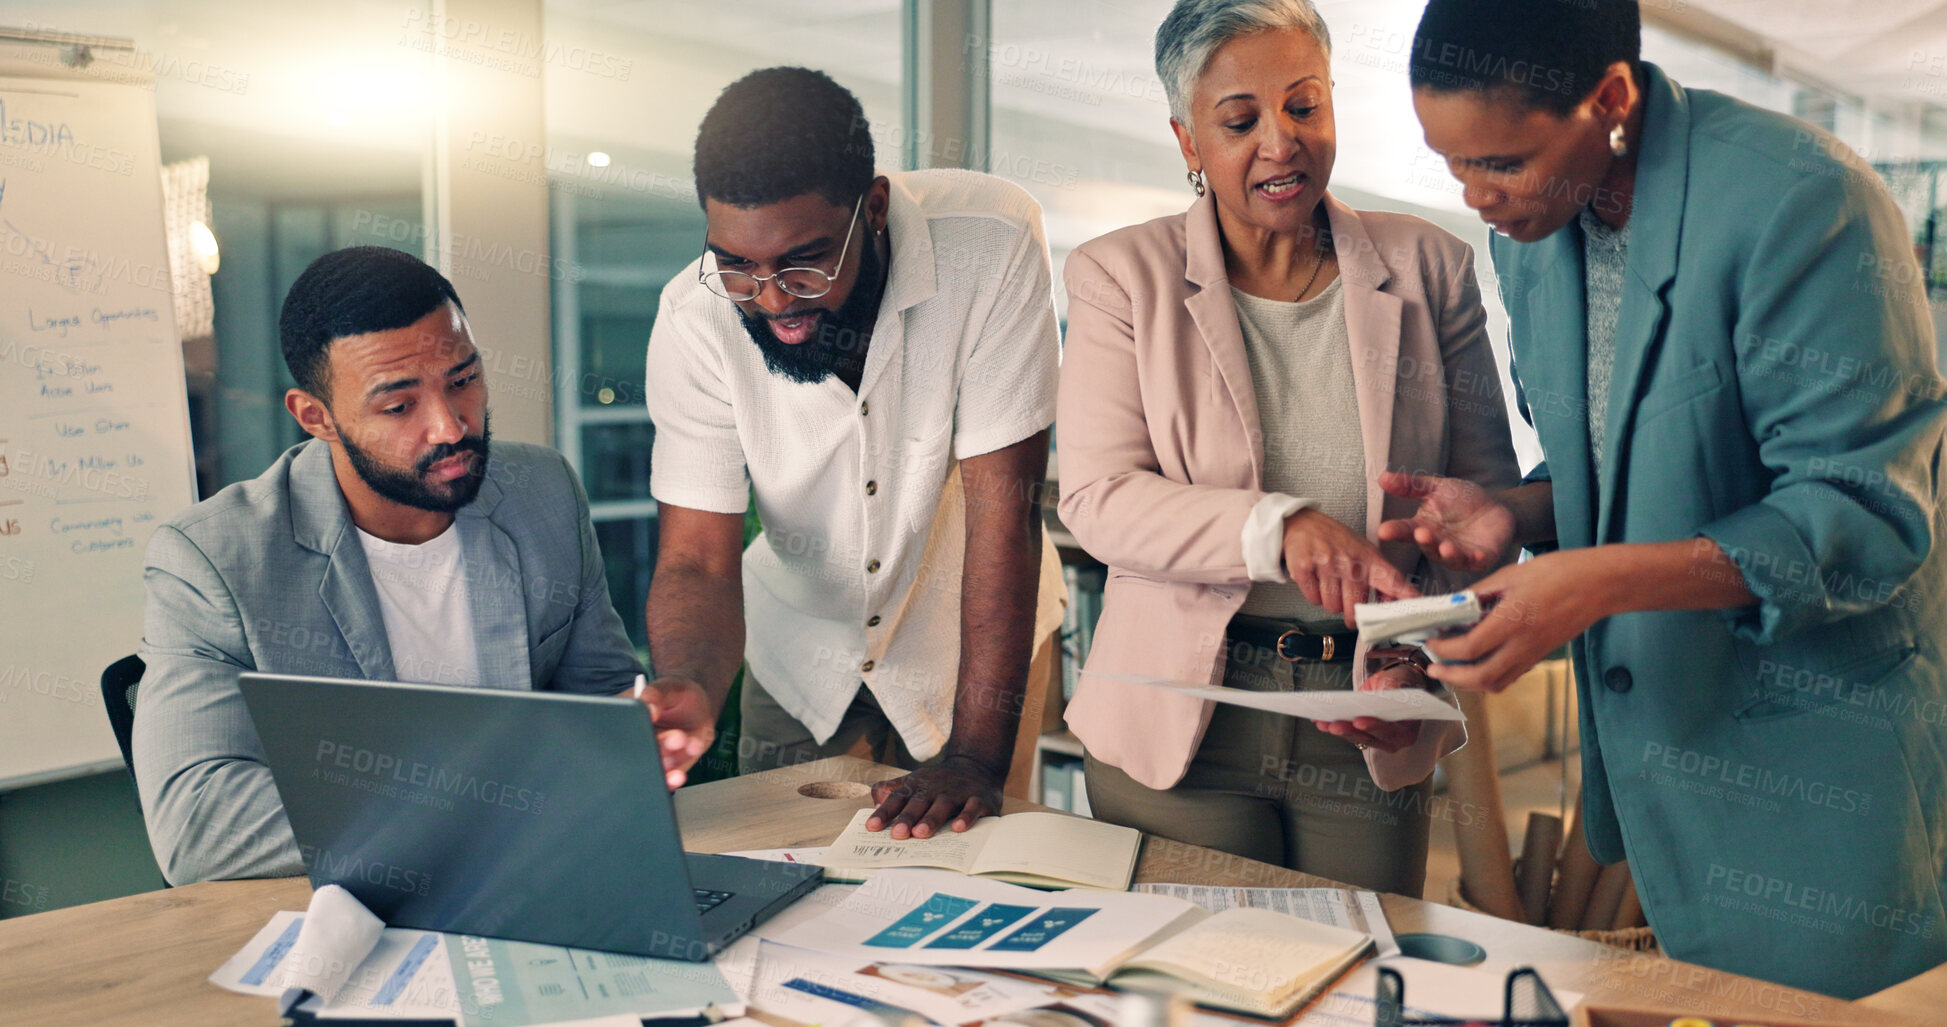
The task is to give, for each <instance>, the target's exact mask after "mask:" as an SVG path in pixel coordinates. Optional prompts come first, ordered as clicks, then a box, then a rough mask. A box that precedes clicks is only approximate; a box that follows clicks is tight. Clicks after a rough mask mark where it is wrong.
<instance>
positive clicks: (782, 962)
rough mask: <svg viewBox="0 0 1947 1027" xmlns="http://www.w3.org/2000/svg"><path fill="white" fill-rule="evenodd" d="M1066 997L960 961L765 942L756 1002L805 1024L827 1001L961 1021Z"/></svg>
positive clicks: (822, 1012) (1045, 985)
mask: <svg viewBox="0 0 1947 1027" xmlns="http://www.w3.org/2000/svg"><path fill="white" fill-rule="evenodd" d="M1062 995H1063V990H1062V989H1061V988H1059V987H1058V986H1056V985H1055V984H1053V983H1050V982H1045V981H1041V982H1037V981H1027V980H1022V979H1021V978H1018V977H1005V976H1001V975H997V974H990V973H982V972H981V971H978V970H968V969H965V968H962V967H934V966H911V965H906V964H899V963H860V962H859V961H858V960H856V959H846V958H845V957H843V956H835V955H832V954H830V953H825V952H812V951H810V950H807V949H799V948H792V947H790V946H786V945H779V944H777V943H775V942H764V943H763V948H762V950H761V953H760V955H759V956H758V967H757V977H756V982H755V987H754V989H753V991H752V993H751V1004H752V1006H753V1007H755V1008H758V1009H761V1010H763V1011H764V1012H766V1013H770V1014H773V1015H777V1016H784V1017H788V1018H790V1019H793V1020H798V1021H800V1022H806V1023H813V1022H818V1021H819V1020H820V1019H821V1018H824V1017H828V1016H830V1015H831V1013H832V1010H831V1008H830V1007H829V1006H828V1005H826V1003H831V1002H836V1003H838V1004H841V1005H845V1006H849V1007H851V1008H852V1010H854V1011H856V1010H865V1011H868V1012H873V1013H876V1014H878V1015H881V1016H883V1015H885V1014H886V1012H887V1010H888V1009H891V1010H897V1011H899V1012H901V1013H914V1014H918V1015H919V1016H922V1017H925V1018H926V1019H928V1020H931V1021H933V1022H934V1023H940V1024H964V1023H973V1022H975V1021H978V1020H986V1019H992V1018H994V1017H997V1016H1005V1015H1009V1014H1012V1013H1018V1012H1021V1011H1023V1010H1027V1009H1035V1008H1038V1007H1041V1006H1047V1005H1052V1004H1053V1003H1055V1002H1058V1001H1060V1000H1061V998H1062ZM898 1018H899V1017H898V1016H895V1017H894V1019H898Z"/></svg>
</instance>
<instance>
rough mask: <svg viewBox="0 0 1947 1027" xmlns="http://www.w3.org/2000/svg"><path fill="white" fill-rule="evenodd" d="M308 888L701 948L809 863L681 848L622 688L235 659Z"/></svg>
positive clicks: (480, 923) (504, 928) (390, 910)
mask: <svg viewBox="0 0 1947 1027" xmlns="http://www.w3.org/2000/svg"><path fill="white" fill-rule="evenodd" d="M239 684H240V686H241V688H242V690H243V698H244V703H245V704H246V705H247V706H248V707H249V709H250V716H251V719H252V720H254V721H255V722H256V725H257V736H258V737H259V738H260V739H262V740H263V746H264V756H265V762H266V763H267V764H268V765H269V766H270V772H271V776H272V778H273V779H274V780H275V781H276V782H277V790H278V793H279V794H280V795H282V797H283V800H284V811H285V813H286V814H288V815H289V817H290V821H291V830H292V832H293V833H295V834H296V836H297V843H298V849H299V851H300V852H301V853H302V854H303V856H304V865H305V867H306V868H307V869H308V870H309V871H310V874H311V884H312V886H313V887H323V886H324V885H327V884H338V885H342V886H344V888H345V889H346V890H347V891H350V892H351V893H352V894H353V895H355V896H357V897H358V900H359V901H360V902H363V903H364V904H365V906H366V907H367V908H368V909H370V910H371V911H372V912H373V913H374V914H376V915H377V916H378V917H379V918H380V919H382V920H384V921H385V922H386V923H387V924H390V925H393V926H398V927H418V928H424V929H427V930H438V931H452V932H456V933H461V934H471V935H480V936H486V937H497V938H513V939H516V940H520V941H532V942H541V943H546V944H559V945H569V946H574V947H576V948H587V949H597V950H601V951H608V952H627V953H634V954H637V955H645V956H656V957H659V958H665V959H687V960H692V961H701V960H704V959H708V958H709V957H710V956H711V955H712V954H714V953H715V952H716V951H718V950H719V949H721V948H722V947H723V946H725V945H728V944H729V943H730V942H732V941H734V940H735V939H736V938H737V937H738V936H740V935H742V934H743V933H744V932H745V931H747V930H749V929H750V928H751V927H753V926H755V925H756V924H757V923H759V922H761V921H763V920H764V919H766V918H767V917H769V916H771V914H773V913H775V912H777V911H778V910H780V909H782V908H784V907H785V906H787V905H789V904H790V903H791V902H792V901H793V900H795V899H797V898H798V897H799V896H801V895H803V894H805V893H806V892H808V891H810V890H811V889H812V888H815V887H817V885H818V882H819V868H818V867H815V866H805V865H802V864H793V863H774V862H768V861H760V860H751V859H741V858H738V857H735V856H705V855H695V854H687V853H685V852H684V851H683V845H682V837H681V835H680V834H679V833H678V830H677V826H676V812H675V809H674V807H673V806H672V804H671V802H670V796H669V792H668V790H667V789H666V788H665V787H664V785H663V768H662V758H661V756H660V755H659V754H658V750H657V745H656V733H655V726H654V725H653V724H652V723H651V721H650V719H649V709H648V707H647V706H645V705H643V704H642V703H641V702H638V701H636V700H633V699H630V698H627V697H615V698H611V697H607V696H585V695H566V694H562V693H558V692H517V691H510V690H505V689H491V688H447V687H441V686H436V685H403V684H385V683H378V682H367V681H345V680H339V679H335V678H314V677H296V676H288V675H275V674H244V675H242V676H241V677H240V680H239Z"/></svg>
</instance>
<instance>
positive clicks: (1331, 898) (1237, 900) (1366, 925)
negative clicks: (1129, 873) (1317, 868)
mask: <svg viewBox="0 0 1947 1027" xmlns="http://www.w3.org/2000/svg"><path fill="white" fill-rule="evenodd" d="M1130 890H1131V891H1139V892H1148V893H1149V894H1152V895H1168V896H1170V897H1171V898H1177V899H1182V900H1183V901H1185V902H1192V903H1195V904H1196V905H1199V906H1202V907H1203V908H1205V909H1207V910H1209V911H1211V912H1212V913H1221V912H1223V911H1224V910H1226V909H1232V908H1235V907H1243V908H1246V909H1269V910H1274V911H1276V912H1279V913H1288V914H1290V915H1291V916H1295V917H1298V918H1299V919H1301V920H1310V921H1312V922H1314V923H1320V924H1330V925H1331V926H1333V927H1344V928H1346V929H1348V930H1353V931H1358V932H1360V933H1362V934H1370V935H1372V940H1373V944H1374V946H1375V947H1376V949H1377V955H1379V956H1380V957H1381V958H1384V957H1386V956H1396V955H1399V942H1397V941H1395V940H1394V939H1393V930H1392V928H1391V927H1390V926H1389V925H1388V924H1387V923H1386V911H1385V908H1384V907H1382V906H1381V905H1380V904H1379V895H1378V893H1376V892H1369V891H1361V890H1359V889H1356V888H1225V887H1221V886H1217V885H1207V884H1139V885H1136V886H1135V887H1134V888H1132V889H1130Z"/></svg>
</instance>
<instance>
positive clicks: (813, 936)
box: [770, 870, 1204, 971]
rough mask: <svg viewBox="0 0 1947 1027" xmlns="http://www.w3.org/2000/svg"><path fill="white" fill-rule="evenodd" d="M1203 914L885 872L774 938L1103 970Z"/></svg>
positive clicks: (945, 961) (895, 954) (838, 948)
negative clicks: (823, 911)
mask: <svg viewBox="0 0 1947 1027" xmlns="http://www.w3.org/2000/svg"><path fill="white" fill-rule="evenodd" d="M1203 915H1204V914H1202V913H1201V911H1199V910H1197V908H1196V907H1195V906H1193V905H1191V904H1190V903H1187V902H1184V901H1182V900H1180V899H1172V898H1169V897H1167V896H1163V895H1142V894H1136V893H1130V892H1109V891H1100V890H1096V889H1092V888H1071V889H1068V890H1066V891H1054V892H1045V891H1036V890H1034V889H1031V888H1019V887H1016V886H1014V885H1010V884H1001V883H999V882H997V881H989V880H985V879H983V878H978V877H968V876H966V875H964V874H956V873H952V872H950V871H944V870H882V871H880V872H879V873H878V874H876V875H874V876H873V878H872V880H871V881H869V882H867V883H866V884H864V885H861V886H859V889H858V891H856V892H855V893H853V894H852V895H851V896H850V897H848V898H846V899H845V901H843V902H841V903H839V905H838V906H836V907H835V908H833V909H831V910H830V911H828V912H825V913H824V914H822V915H820V916H818V917H817V918H815V919H813V920H810V921H806V922H804V923H800V924H798V925H796V926H794V927H792V928H790V929H788V930H785V931H782V932H780V933H778V934H776V935H774V936H770V937H772V939H773V940H775V941H778V942H781V943H783V944H786V945H794V946H796V947H798V948H804V949H813V950H816V951H821V952H829V953H834V954H840V955H844V956H846V957H847V958H852V959H859V958H863V959H864V960H865V961H867V962H882V961H883V962H897V963H910V964H914V965H921V966H968V967H988V968H1001V969H1023V970H1090V971H1094V970H1096V969H1098V968H1102V967H1106V966H1107V965H1108V964H1111V963H1113V962H1114V961H1116V960H1117V959H1118V958H1119V957H1121V956H1124V955H1125V954H1127V953H1129V952H1130V951H1132V950H1134V949H1136V948H1138V947H1141V946H1144V945H1145V944H1146V943H1147V942H1149V941H1150V940H1151V939H1152V938H1154V937H1155V936H1157V935H1158V934H1160V933H1161V932H1163V931H1164V930H1166V929H1168V928H1171V927H1176V926H1182V925H1185V924H1187V923H1189V922H1191V921H1192V920H1194V919H1201V918H1202V916H1203Z"/></svg>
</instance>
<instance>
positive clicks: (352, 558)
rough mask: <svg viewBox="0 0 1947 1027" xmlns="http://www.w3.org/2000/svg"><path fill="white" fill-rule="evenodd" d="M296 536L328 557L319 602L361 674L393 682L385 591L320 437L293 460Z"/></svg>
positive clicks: (393, 674)
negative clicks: (381, 595) (375, 580)
mask: <svg viewBox="0 0 1947 1027" xmlns="http://www.w3.org/2000/svg"><path fill="white" fill-rule="evenodd" d="M291 532H292V537H293V539H294V540H295V541H296V542H297V544H298V545H300V546H303V547H304V548H306V549H309V550H311V551H312V552H315V553H321V554H323V555H324V557H325V558H326V563H325V573H324V577H323V578H322V579H321V580H320V581H319V582H318V598H319V600H320V601H322V602H323V603H324V607H325V609H326V610H328V611H330V613H331V619H332V620H333V621H334V622H336V623H337V625H338V633H339V634H340V635H342V636H343V637H344V640H345V646H346V648H347V649H348V650H350V652H351V654H352V659H354V660H356V661H357V662H358V669H359V673H361V674H362V675H364V677H365V678H366V679H367V680H370V681H392V680H395V679H396V677H397V675H396V672H395V671H394V670H393V668H392V640H391V639H390V638H388V637H387V636H386V633H385V616H384V615H383V614H382V613H380V612H379V592H378V589H377V588H376V587H375V586H374V585H373V584H372V569H371V567H370V566H369V565H367V564H366V562H365V547H363V546H361V545H359V543H358V537H357V536H356V535H355V534H353V530H352V517H351V511H350V510H349V509H348V508H347V507H346V506H345V496H344V494H343V493H342V492H340V491H339V490H338V478H337V476H336V475H335V474H334V473H333V472H332V468H331V447H330V446H328V445H326V444H325V443H323V442H320V441H318V440H316V439H313V440H312V441H310V442H308V443H306V444H305V447H304V452H302V453H299V454H298V456H297V459H296V460H293V461H292V462H291Z"/></svg>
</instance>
